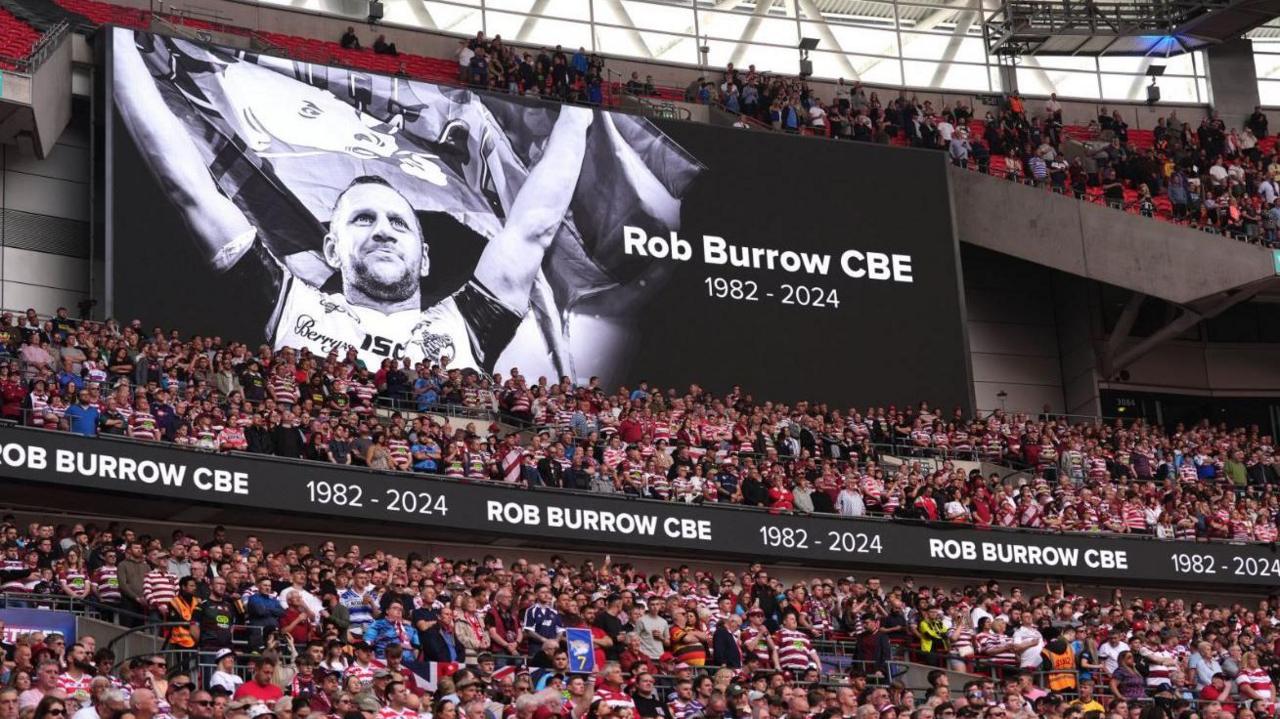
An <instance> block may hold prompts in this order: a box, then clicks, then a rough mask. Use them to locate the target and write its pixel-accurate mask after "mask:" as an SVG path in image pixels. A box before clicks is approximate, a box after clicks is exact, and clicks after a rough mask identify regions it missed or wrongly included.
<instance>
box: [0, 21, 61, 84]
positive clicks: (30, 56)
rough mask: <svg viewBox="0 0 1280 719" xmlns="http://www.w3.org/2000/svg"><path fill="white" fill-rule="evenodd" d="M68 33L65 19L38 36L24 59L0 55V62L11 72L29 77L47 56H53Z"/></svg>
mask: <svg viewBox="0 0 1280 719" xmlns="http://www.w3.org/2000/svg"><path fill="white" fill-rule="evenodd" d="M70 31H71V24H70V23H68V22H67V21H66V20H65V19H64V20H59V21H58V22H57V24H55V25H54V26H53V27H51V28H49V29H48V30H46V31H45V32H44V34H43V35H41V36H40V39H39V40H37V41H36V44H35V45H33V46H32V48H31V52H29V53H27V56H26V57H12V56H9V55H4V54H0V61H3V62H6V63H8V64H10V65H12V66H13V70H12V71H11V72H18V73H21V74H23V75H31V74H33V73H35V71H36V70H38V69H39V68H40V66H41V65H43V64H44V61H45V60H47V59H48V58H49V55H51V54H53V51H54V50H56V49H57V48H58V44H59V43H60V42H62V38H64V37H66V35H67V33H68V32H70Z"/></svg>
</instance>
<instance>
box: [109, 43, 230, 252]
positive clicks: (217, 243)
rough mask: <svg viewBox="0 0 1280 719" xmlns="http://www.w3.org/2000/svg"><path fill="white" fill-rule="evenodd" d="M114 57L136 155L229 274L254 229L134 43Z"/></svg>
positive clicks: (119, 46)
mask: <svg viewBox="0 0 1280 719" xmlns="http://www.w3.org/2000/svg"><path fill="white" fill-rule="evenodd" d="M114 56H115V67H114V72H115V83H114V99H115V103H116V105H117V107H119V109H120V116H121V117H122V118H123V119H124V123H125V126H127V127H128V128H129V132H130V134H132V135H133V139H134V142H135V143H136V144H137V146H138V151H139V152H140V153H141V154H142V156H143V157H144V158H145V159H146V161H147V165H148V166H150V167H151V170H152V172H154V173H156V177H157V178H159V180H160V184H161V185H162V186H163V187H164V190H165V192H166V193H167V194H168V196H169V199H170V200H172V201H173V202H174V204H176V205H177V206H178V208H179V210H181V212H182V215H183V219H185V220H186V223H187V225H188V226H189V227H190V228H191V232H192V234H193V235H194V236H195V238H196V242H197V243H198V244H199V246H200V250H201V252H202V253H203V254H204V256H205V258H206V259H207V260H208V261H209V262H210V263H211V264H212V265H213V266H214V268H215V269H218V270H224V269H227V268H228V267H230V266H231V265H232V264H234V263H235V261H236V260H237V259H239V257H240V255H241V254H243V250H244V244H246V243H247V242H249V241H251V240H252V239H253V237H254V228H253V226H252V225H251V224H249V220H248V219H247V218H245V216H244V213H243V212H241V211H240V209H239V208H238V207H236V206H235V204H234V203H233V202H231V200H229V199H227V197H226V196H225V195H223V194H222V193H221V192H219V190H218V187H217V185H216V184H214V182H213V178H212V177H210V176H209V170H208V168H207V167H206V166H205V163H204V160H203V158H202V157H201V156H200V153H199V151H198V150H197V149H196V147H195V144H194V143H193V142H192V140H191V136H190V135H188V134H187V131H186V129H185V128H184V127H183V126H182V123H181V122H180V121H179V120H178V118H176V117H174V115H173V113H172V112H170V111H169V107H168V105H166V104H165V101H164V98H162V97H161V96H160V91H159V90H158V89H156V85H155V80H154V78H152V76H151V72H150V71H149V70H147V66H146V63H144V62H143V61H142V56H141V55H140V54H139V53H138V48H137V46H135V45H134V43H133V42H132V39H130V41H128V42H120V43H116V45H115V48H114ZM237 240H238V242H235V244H232V242H233V241H237Z"/></svg>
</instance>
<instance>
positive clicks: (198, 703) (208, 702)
mask: <svg viewBox="0 0 1280 719" xmlns="http://www.w3.org/2000/svg"><path fill="white" fill-rule="evenodd" d="M191 703H192V704H195V705H196V706H198V707H207V706H213V700H212V699H192V700H191Z"/></svg>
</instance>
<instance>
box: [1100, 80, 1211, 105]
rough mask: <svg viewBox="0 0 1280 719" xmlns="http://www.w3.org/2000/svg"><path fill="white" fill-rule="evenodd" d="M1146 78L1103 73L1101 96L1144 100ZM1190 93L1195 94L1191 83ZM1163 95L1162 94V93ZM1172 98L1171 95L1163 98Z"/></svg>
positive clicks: (1162, 90) (1145, 96)
mask: <svg viewBox="0 0 1280 719" xmlns="http://www.w3.org/2000/svg"><path fill="white" fill-rule="evenodd" d="M1147 84H1148V80H1147V77H1146V76H1145V75H1103V76H1102V97H1103V98H1105V99H1107V100H1139V99H1141V100H1146V99H1147V90H1146V87H1147ZM1160 91H1161V93H1163V92H1164V83H1163V82H1162V83H1160ZM1191 93H1192V94H1193V95H1194V94H1195V86H1194V85H1192V88H1191ZM1162 97H1163V95H1162ZM1164 99H1166V100H1172V99H1173V98H1171V97H1166V98H1164Z"/></svg>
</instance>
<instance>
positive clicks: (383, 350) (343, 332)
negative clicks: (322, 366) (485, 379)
mask: <svg viewBox="0 0 1280 719" xmlns="http://www.w3.org/2000/svg"><path fill="white" fill-rule="evenodd" d="M232 273H235V274H237V275H239V277H238V278H237V279H239V280H242V281H243V284H242V285H241V286H244V287H249V288H270V289H271V291H273V292H274V294H275V297H274V305H275V312H274V313H273V315H272V317H271V318H270V319H269V320H268V322H267V332H268V334H269V335H270V337H271V343H272V346H273V347H274V348H275V349H277V350H279V349H282V348H284V347H294V348H301V347H307V348H309V349H311V350H312V351H313V352H316V353H318V354H321V355H325V354H328V353H329V352H330V351H336V352H337V353H338V354H339V355H342V354H344V353H346V351H347V350H348V349H355V350H356V351H357V352H358V353H359V354H360V355H361V356H365V357H368V356H369V355H374V356H377V357H390V358H394V359H401V358H405V357H407V358H409V359H410V360H411V361H413V362H415V363H416V362H429V363H435V362H439V361H440V360H441V358H443V357H448V358H449V360H450V361H449V367H450V368H451V369H455V368H456V369H474V370H480V371H483V372H486V373H487V372H489V371H490V370H491V369H492V366H493V363H494V362H495V361H497V358H498V355H499V354H500V353H501V352H502V350H503V348H505V347H506V346H507V343H508V342H510V340H511V338H512V337H513V336H514V335H515V331H516V328H517V327H518V326H519V324H520V320H521V315H520V314H518V313H517V312H515V311H513V310H511V309H509V308H508V307H506V306H505V305H503V304H502V303H501V302H500V301H499V300H498V299H497V298H496V297H494V296H493V294H492V293H490V292H489V291H488V290H487V289H485V287H484V286H482V285H481V284H480V283H479V282H477V281H475V280H471V281H469V282H467V283H466V284H464V285H463V286H462V288H461V289H459V290H457V291H456V292H454V293H453V294H452V295H450V296H448V297H446V298H444V299H443V300H440V301H439V302H437V303H435V304H434V305H432V306H430V307H426V308H424V309H421V310H403V311H400V312H389V313H388V312H383V311H381V310H379V309H375V308H371V307H360V306H357V305H353V304H351V303H349V302H347V299H346V297H344V296H343V295H342V294H341V293H329V292H326V291H324V290H323V289H319V288H316V287H313V286H312V285H310V284H308V283H306V282H304V281H302V280H301V279H299V278H297V277H295V276H294V275H293V273H291V272H290V271H289V270H288V269H286V268H285V267H284V266H283V265H282V264H281V263H280V262H278V261H277V260H276V258H275V257H274V256H273V255H272V254H271V252H270V251H269V250H268V249H267V248H266V246H265V245H264V244H263V242H262V240H261V239H255V240H254V241H253V243H252V244H251V245H247V246H246V247H245V249H244V250H243V254H242V255H241V256H240V257H239V258H237V260H236V262H235V265H234V266H233V267H232V268H231V270H230V271H229V272H228V274H232ZM266 298H267V293H264V294H263V300H264V301H267V299H266Z"/></svg>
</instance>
